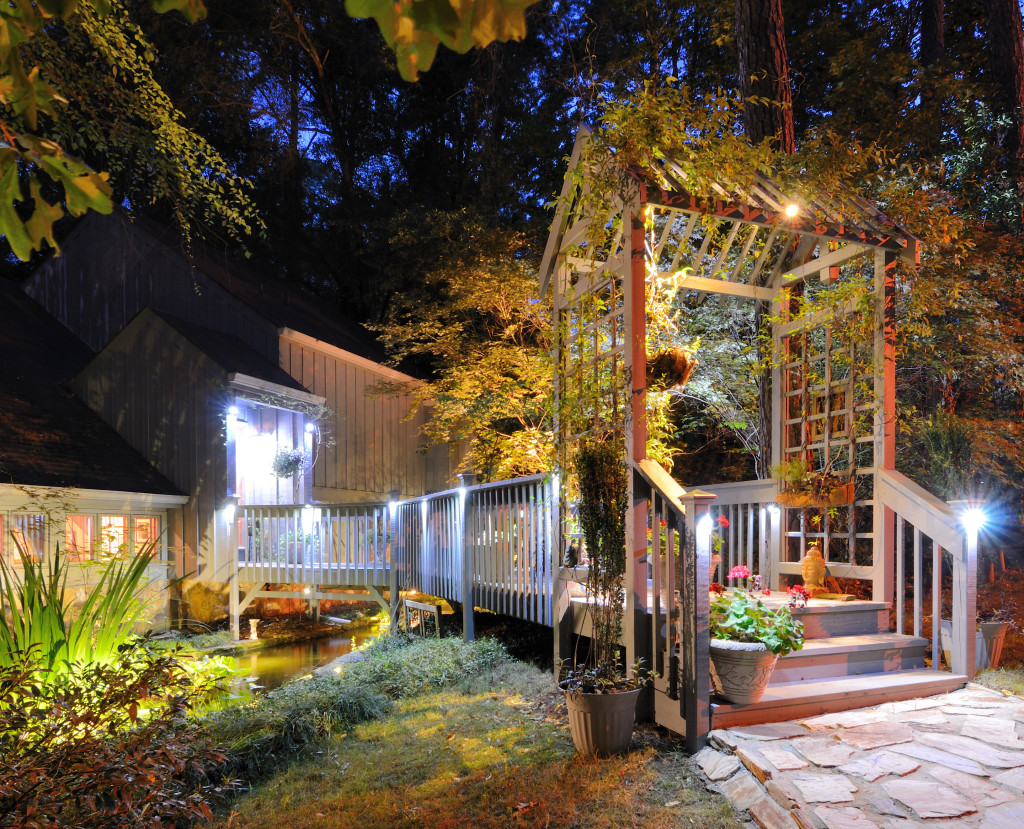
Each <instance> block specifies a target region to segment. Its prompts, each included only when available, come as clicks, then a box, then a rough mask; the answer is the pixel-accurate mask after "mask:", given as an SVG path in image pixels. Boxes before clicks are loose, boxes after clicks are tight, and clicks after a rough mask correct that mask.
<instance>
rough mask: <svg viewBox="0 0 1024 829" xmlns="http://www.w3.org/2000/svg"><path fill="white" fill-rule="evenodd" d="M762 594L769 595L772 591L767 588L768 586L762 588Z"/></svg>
mask: <svg viewBox="0 0 1024 829" xmlns="http://www.w3.org/2000/svg"><path fill="white" fill-rule="evenodd" d="M764 594H765V595H766V596H770V595H771V594H772V591H771V590H769V589H768V588H767V587H766V588H765V589H764Z"/></svg>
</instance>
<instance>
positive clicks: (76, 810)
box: [0, 651, 223, 829]
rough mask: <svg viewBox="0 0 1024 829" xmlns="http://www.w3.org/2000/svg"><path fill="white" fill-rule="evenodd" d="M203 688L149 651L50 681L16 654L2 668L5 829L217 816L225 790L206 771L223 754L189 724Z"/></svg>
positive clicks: (0, 756)
mask: <svg viewBox="0 0 1024 829" xmlns="http://www.w3.org/2000/svg"><path fill="white" fill-rule="evenodd" d="M197 690H201V689H197V688H196V686H195V685H194V684H193V683H192V681H191V680H190V679H189V678H188V677H187V676H185V674H184V673H183V672H182V671H181V670H180V667H179V666H178V665H177V663H176V662H175V660H174V659H172V658H170V657H167V656H156V655H153V654H149V653H147V652H145V651H134V652H132V653H130V654H128V655H123V656H122V657H120V658H119V659H117V660H116V661H115V662H113V663H110V664H91V665H87V666H84V667H83V666H79V665H74V664H72V665H68V666H67V667H66V670H64V671H63V672H62V673H61V674H60V676H59V678H58V679H56V680H50V681H42V680H41V671H40V670H39V658H38V656H36V655H34V654H28V655H26V654H15V655H13V656H12V658H11V659H9V661H8V664H7V665H5V666H3V667H0V711H2V712H3V716H2V718H0V826H10V827H29V826H32V827H37V826H52V827H65V826H66V827H81V829H90V828H91V827H101V826H103V827H109V826H136V827H158V826H166V825H174V824H175V823H176V822H179V821H194V820H196V819H199V818H209V817H210V816H211V810H210V807H209V805H208V802H207V801H208V800H209V799H210V798H211V797H214V796H216V795H217V794H218V793H220V792H221V791H222V790H223V789H222V788H217V787H213V786H210V785H209V784H208V783H205V782H202V781H203V777H202V775H201V773H200V772H201V769H202V768H204V767H206V766H208V765H209V764H211V763H214V762H218V761H220V760H222V756H221V755H220V754H219V753H218V752H215V751H213V750H211V749H210V748H209V746H208V744H207V743H206V741H205V740H204V739H203V738H202V737H201V735H199V734H198V733H197V732H196V731H195V729H194V728H191V727H190V726H189V725H188V723H187V722H186V719H185V715H186V712H187V711H188V709H189V707H190V704H191V700H192V699H193V697H194V695H195V694H196V692H197Z"/></svg>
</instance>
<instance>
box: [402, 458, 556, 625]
mask: <svg viewBox="0 0 1024 829" xmlns="http://www.w3.org/2000/svg"><path fill="white" fill-rule="evenodd" d="M554 497H555V496H554V485H553V483H552V480H551V479H550V478H548V477H546V476H543V475H533V476H529V477H525V478H516V479H515V480H511V481H498V482H496V483H489V484H478V485H475V486H470V487H460V488H459V489H453V490H448V491H446V492H441V493H437V494H434V495H426V496H423V497H421V498H413V499H410V500H408V501H402V502H401V503H399V504H398V505H397V510H396V518H397V530H396V545H397V546H396V549H397V561H398V562H399V567H400V569H401V572H400V574H399V583H400V585H401V586H403V587H414V588H415V589H417V590H420V591H423V592H425V593H430V594H432V595H434V596H441V597H443V598H445V599H448V600H450V601H456V602H461V603H463V605H464V606H465V607H469V608H471V607H473V606H474V605H475V606H476V607H481V608H485V609H487V610H493V611H495V612H497V613H504V614H507V615H510V616H516V617H517V618H520V619H525V620H527V621H531V622H537V623H539V624H545V625H551V624H553V620H552V610H551V603H552V594H553V583H554V564H555V552H554V533H553V528H554V511H553V510H554ZM467 624H468V625H469V627H468V628H467V635H472V627H471V625H472V619H471V616H469V617H467Z"/></svg>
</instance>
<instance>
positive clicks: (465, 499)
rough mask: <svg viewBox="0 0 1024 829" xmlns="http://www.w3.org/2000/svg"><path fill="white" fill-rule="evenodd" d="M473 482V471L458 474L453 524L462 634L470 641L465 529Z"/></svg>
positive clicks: (469, 555) (469, 552)
mask: <svg viewBox="0 0 1024 829" xmlns="http://www.w3.org/2000/svg"><path fill="white" fill-rule="evenodd" d="M475 483H476V475H475V474H474V473H471V472H464V473H462V474H461V475H459V509H458V513H457V516H456V524H455V532H456V535H457V536H458V538H457V540H456V542H455V548H456V549H457V550H460V551H461V553H462V636H463V638H464V639H465V640H466V641H467V642H472V641H473V639H474V638H475V636H476V631H475V629H474V627H473V538H472V533H470V532H467V531H466V526H467V517H468V515H469V511H470V501H471V499H472V497H473V493H471V492H470V491H469V489H470V487H472V486H473V484H475Z"/></svg>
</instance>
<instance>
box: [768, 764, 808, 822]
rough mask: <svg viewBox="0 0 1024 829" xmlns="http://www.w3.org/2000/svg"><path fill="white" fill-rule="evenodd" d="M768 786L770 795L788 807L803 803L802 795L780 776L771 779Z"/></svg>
mask: <svg viewBox="0 0 1024 829" xmlns="http://www.w3.org/2000/svg"><path fill="white" fill-rule="evenodd" d="M766 788H767V789H768V796H769V797H770V798H772V800H774V801H775V802H776V803H778V804H779V805H781V806H783V807H785V808H786V809H794V808H796V807H797V806H799V805H800V804H801V803H802V801H801V800H800V795H799V794H797V792H796V791H794V789H793V787H792V786H791V785H790V784H789V783H787V782H786V781H785V780H782V779H780V778H778V777H773V778H772V779H771V780H769V781H768V785H767V787H766ZM815 829H816V828H815Z"/></svg>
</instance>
